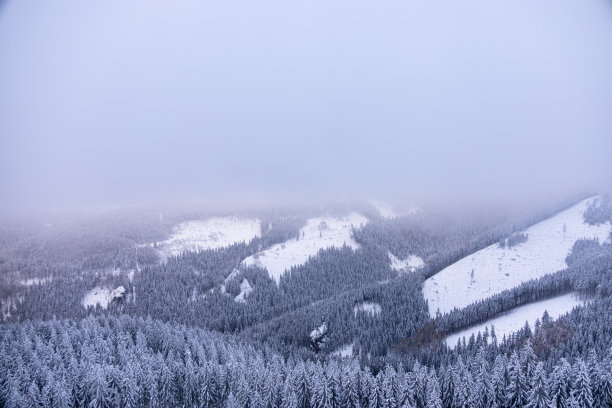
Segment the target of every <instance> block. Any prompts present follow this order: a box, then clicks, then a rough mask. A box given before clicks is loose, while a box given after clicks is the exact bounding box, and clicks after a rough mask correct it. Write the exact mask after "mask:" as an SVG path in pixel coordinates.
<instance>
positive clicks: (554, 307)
mask: <svg viewBox="0 0 612 408" xmlns="http://www.w3.org/2000/svg"><path fill="white" fill-rule="evenodd" d="M581 304H583V302H581V301H580V300H578V299H577V298H576V296H575V295H574V294H573V293H569V294H567V295H562V296H557V297H554V298H551V299H546V300H542V301H540V302H535V303H530V304H528V305H525V306H520V307H517V308H516V309H514V310H511V311H510V312H508V313H507V314H504V315H503V316H499V317H496V318H495V319H491V320H489V321H487V322H485V323H482V324H479V325H477V326H473V327H470V328H468V329H465V330H462V331H460V332H458V333H454V334H452V335H450V336H448V337H447V338H446V339H445V341H446V344H447V345H448V346H449V347H455V346H456V345H457V340H459V339H461V338H462V337H465V339H466V341H467V340H468V339H469V338H470V336H471V335H472V333H473V334H474V335H477V334H478V332H481V333H484V330H485V328H486V327H488V328H489V333H490V332H491V326H493V327H495V336H496V337H497V341H498V342H501V341H502V339H503V337H504V335H506V336H508V335H509V334H511V333H514V332H517V331H519V330H520V329H522V328H523V327H524V326H525V322H529V327H531V329H532V330H533V328H534V327H535V321H536V320H537V319H541V318H542V315H543V314H544V311H545V310H546V311H548V314H549V315H550V317H551V318H553V319H557V318H558V317H559V316H561V315H564V314H565V313H567V312H570V311H571V310H572V309H573V308H574V307H576V306H579V305H581ZM489 340H490V339H489Z"/></svg>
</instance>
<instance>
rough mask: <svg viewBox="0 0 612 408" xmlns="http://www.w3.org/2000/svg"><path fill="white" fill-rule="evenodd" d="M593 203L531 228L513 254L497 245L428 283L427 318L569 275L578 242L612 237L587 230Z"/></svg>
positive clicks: (605, 229)
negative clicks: (534, 281)
mask: <svg viewBox="0 0 612 408" xmlns="http://www.w3.org/2000/svg"><path fill="white" fill-rule="evenodd" d="M593 199H594V198H589V199H586V200H583V201H581V202H579V203H578V204H576V205H574V206H573V207H571V208H569V209H567V210H565V211H562V212H560V213H559V214H557V215H555V216H553V217H551V218H548V219H546V220H544V221H542V222H540V223H538V224H535V225H533V226H531V227H529V228H528V229H527V230H526V231H524V232H525V233H527V234H528V237H529V238H528V240H527V242H524V243H521V244H518V245H516V246H514V247H512V248H507V247H506V248H500V247H499V244H497V243H496V244H493V245H491V246H489V247H487V248H484V249H482V250H480V251H478V252H475V253H473V254H472V255H469V256H467V257H465V258H463V259H461V260H459V261H458V262H456V263H454V264H452V265H450V266H448V267H447V268H445V269H443V270H442V271H440V272H439V273H437V274H436V275H434V276H432V277H431V278H429V279H427V280H426V281H425V283H424V285H423V294H424V296H425V299H427V301H428V302H429V314H430V316H432V317H435V316H436V311H437V310H440V313H442V314H444V313H448V312H450V311H451V310H452V309H453V308H455V307H456V308H458V309H461V308H463V307H465V306H467V305H469V304H471V303H474V302H476V301H478V300H480V299H484V298H487V297H490V296H492V295H494V294H496V293H500V292H502V291H504V290H507V289H511V288H513V287H515V286H517V285H519V284H520V283H522V282H525V281H528V280H530V279H535V278H539V277H541V276H543V275H546V274H548V273H554V272H557V271H559V270H562V269H565V268H566V267H567V264H566V263H565V258H566V257H567V255H568V254H569V252H570V250H571V249H572V246H573V245H574V243H575V242H576V241H577V240H578V239H580V238H597V239H599V241H600V242H603V241H605V239H606V238H607V237H608V235H609V234H610V230H611V226H610V223H609V222H607V223H605V224H601V225H589V224H586V223H585V222H584V218H583V214H584V211H585V210H586V208H587V207H588V205H589V204H590V203H591V202H592V200H593Z"/></svg>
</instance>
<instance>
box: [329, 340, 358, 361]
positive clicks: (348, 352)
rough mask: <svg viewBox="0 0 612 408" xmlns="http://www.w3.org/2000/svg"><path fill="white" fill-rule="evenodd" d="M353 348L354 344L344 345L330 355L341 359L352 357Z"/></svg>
mask: <svg viewBox="0 0 612 408" xmlns="http://www.w3.org/2000/svg"><path fill="white" fill-rule="evenodd" d="M354 347H355V342H353V343H350V344H345V345H344V346H342V347H339V348H338V349H336V351H334V352H333V353H331V355H332V356H334V357H341V358H345V357H352V356H353V348H354Z"/></svg>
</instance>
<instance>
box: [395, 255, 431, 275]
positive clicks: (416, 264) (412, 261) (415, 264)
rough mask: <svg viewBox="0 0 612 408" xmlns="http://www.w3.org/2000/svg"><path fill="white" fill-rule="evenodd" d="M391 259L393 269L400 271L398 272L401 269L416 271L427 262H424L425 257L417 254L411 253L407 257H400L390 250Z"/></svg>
mask: <svg viewBox="0 0 612 408" xmlns="http://www.w3.org/2000/svg"><path fill="white" fill-rule="evenodd" d="M389 261H390V262H391V269H393V270H394V271H398V272H400V271H408V272H414V271H416V270H417V269H419V268H422V267H423V266H425V262H423V259H421V258H420V257H418V256H416V255H410V256H409V257H408V258H406V259H399V258H398V257H396V256H395V255H393V254H392V253H391V252H389Z"/></svg>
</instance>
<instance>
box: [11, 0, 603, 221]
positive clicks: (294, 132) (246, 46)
mask: <svg viewBox="0 0 612 408" xmlns="http://www.w3.org/2000/svg"><path fill="white" fill-rule="evenodd" d="M611 152H612V2H611V1H609V0H607V1H604V0H584V1H575V0H543V1H537V2H534V1H531V0H519V1H512V2H507V1H506V2H503V1H491V0H477V1H476V0H468V1H462V2H442V1H424V0H419V1H382V2H381V1H359V0H358V1H344V0H332V1H329V0H314V1H308V2H291V1H270V0H262V1H235V0H228V1H216V2H212V1H170V2H168V1H152V0H146V1H144V0H142V1H129V2H126V1H98V2H82V1H76V0H75V1H65V0H57V1H53V2H37V1H29V0H13V1H5V2H4V3H3V4H2V3H0V188H1V190H0V208H2V209H3V211H11V210H15V209H25V208H27V209H36V208H61V207H73V206H100V205H128V204H129V205H133V204H150V203H181V202H194V201H198V200H201V201H216V202H222V201H225V202H233V203H244V204H245V205H246V204H249V203H253V202H256V201H259V200H265V199H269V200H277V199H278V200H281V199H294V200H300V199H312V198H313V197H315V198H327V197H330V198H336V197H348V196H351V197H352V196H363V197H380V198H393V199H399V198H404V199H409V200H410V199H419V198H423V197H427V198H435V199H439V200H444V199H448V198H449V197H457V196H461V197H464V198H465V197H468V198H474V199H483V198H487V197H517V196H521V197H531V196H536V195H540V196H541V195H545V194H552V193H560V192H565V191H572V190H588V189H599V190H601V189H604V188H606V187H607V186H609V185H611V184H612V183H610V181H611V176H612V164H611V163H612V160H611V159H610V155H611Z"/></svg>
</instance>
